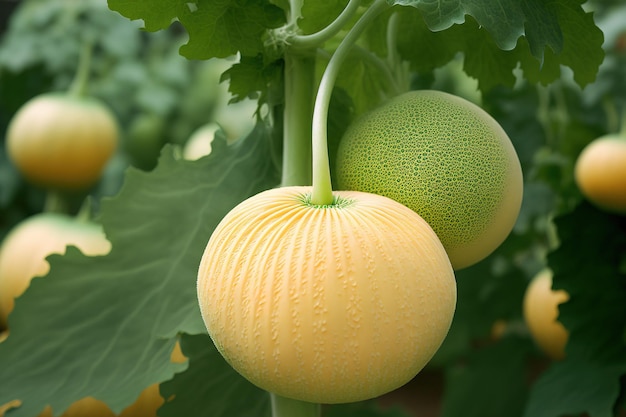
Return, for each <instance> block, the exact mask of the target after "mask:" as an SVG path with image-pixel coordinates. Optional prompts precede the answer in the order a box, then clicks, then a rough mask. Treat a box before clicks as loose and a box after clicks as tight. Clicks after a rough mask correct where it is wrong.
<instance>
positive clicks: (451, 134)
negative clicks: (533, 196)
mask: <svg viewBox="0 0 626 417" xmlns="http://www.w3.org/2000/svg"><path fill="white" fill-rule="evenodd" d="M336 169H337V182H338V187H339V189H349V190H359V191H366V192H371V193H376V194H380V195H384V196H387V197H389V198H392V199H394V200H396V201H398V202H400V203H402V204H404V205H406V206H407V207H409V208H411V209H413V210H414V211H415V212H417V213H418V214H419V215H420V216H422V217H423V218H424V219H425V220H426V221H427V222H428V223H429V224H430V225H431V226H432V228H433V229H434V230H435V232H436V233H437V235H438V236H439V238H440V239H441V241H442V243H443V245H444V247H445V248H446V250H447V251H448V255H449V256H450V260H451V262H452V265H453V266H454V268H455V269H461V268H465V267H467V266H470V265H473V264H475V263H476V262H478V261H480V260H482V259H484V258H485V257H486V256H488V255H489V254H490V253H492V252H493V251H494V250H495V249H496V248H497V247H498V246H499V245H500V244H501V243H502V242H503V241H504V239H505V238H506V237H507V236H508V234H509V233H510V232H511V230H512V229H513V226H514V224H515V221H516V220H517V216H518V214H519V210H520V207H521V202H522V189H523V178H522V170H521V166H520V162H519V159H518V157H517V154H516V152H515V148H514V147H513V145H512V144H511V141H510V139H509V137H508V136H507V134H506V132H505V131H504V130H503V129H502V127H501V126H500V125H499V124H498V123H497V122H496V121H495V120H494V119H493V118H492V117H491V116H490V115H489V114H488V113H487V112H485V111H484V110H482V109H481V108H480V107H478V106H477V105H475V104H473V103H471V102H469V101H467V100H465V99H463V98H460V97H457V96H453V95H451V94H448V93H444V92H440V91H429V90H426V91H424V90H422V91H412V92H407V93H405V94H402V95H400V96H397V97H395V98H393V99H391V100H389V101H388V102H386V103H384V104H383V105H381V106H380V107H378V108H376V109H375V110H373V111H371V112H369V113H367V114H365V115H363V116H362V117H360V118H359V119H358V120H356V121H355V122H354V123H353V124H352V125H350V127H349V128H348V130H347V131H346V133H345V135H344V136H343V138H342V139H341V143H340V145H339V150H338V154H337V167H336Z"/></svg>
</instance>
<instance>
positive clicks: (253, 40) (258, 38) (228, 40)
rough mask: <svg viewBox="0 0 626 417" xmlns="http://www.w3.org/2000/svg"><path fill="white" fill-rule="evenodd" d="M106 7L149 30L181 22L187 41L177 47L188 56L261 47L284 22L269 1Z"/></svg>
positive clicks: (151, 0) (172, 0)
mask: <svg viewBox="0 0 626 417" xmlns="http://www.w3.org/2000/svg"><path fill="white" fill-rule="evenodd" d="M108 4H109V8H111V9H112V10H115V11H117V12H119V13H121V14H122V15H123V16H126V17H127V18H129V19H132V20H135V19H142V20H143V21H144V23H145V28H146V29H147V30H149V31H157V30H161V29H165V28H167V27H169V26H170V25H171V23H172V22H173V21H174V20H178V21H180V23H181V24H182V25H183V26H184V27H185V29H186V30H187V33H188V34H189V41H188V42H187V43H186V44H185V45H183V46H182V47H181V48H180V53H181V55H183V56H185V57H187V58H189V59H209V58H213V57H217V58H225V57H228V56H231V55H235V54H236V53H237V52H240V53H241V54H242V55H249V56H254V55H256V54H258V53H259V52H262V51H263V49H264V45H263V35H264V34H265V32H266V30H267V29H273V28H276V27H278V26H280V25H281V24H283V23H284V18H285V16H284V12H283V10H282V9H280V8H279V7H277V6H275V5H273V4H271V3H270V2H268V1H252V0H244V1H239V0H227V1H221V2H215V1H211V0H196V1H193V2H188V1H183V0H144V1H129V0H108Z"/></svg>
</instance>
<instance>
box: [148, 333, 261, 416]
mask: <svg viewBox="0 0 626 417" xmlns="http://www.w3.org/2000/svg"><path fill="white" fill-rule="evenodd" d="M181 348H182V351H183V353H184V355H185V356H187V357H188V358H189V367H188V368H187V370H186V371H184V372H181V373H179V374H176V376H175V377H174V378H173V379H172V380H171V381H168V382H165V383H163V384H161V387H160V389H161V396H162V397H163V398H171V397H173V399H172V400H170V401H167V402H166V403H165V404H164V405H163V406H161V408H160V409H159V412H158V414H159V416H160V417H179V416H211V417H232V416H237V417H269V416H270V396H269V394H268V393H267V392H265V391H264V390H262V389H260V388H257V387H256V386H254V385H252V384H251V383H250V382H248V380H246V379H245V378H244V377H242V376H241V375H239V374H238V373H237V372H236V371H235V370H234V369H233V368H232V367H231V366H230V365H229V364H228V363H226V361H225V360H224V358H222V355H220V353H219V352H218V351H217V349H215V346H214V345H213V342H212V341H211V338H210V337H209V336H208V335H205V334H201V335H187V334H183V335H182V338H181Z"/></svg>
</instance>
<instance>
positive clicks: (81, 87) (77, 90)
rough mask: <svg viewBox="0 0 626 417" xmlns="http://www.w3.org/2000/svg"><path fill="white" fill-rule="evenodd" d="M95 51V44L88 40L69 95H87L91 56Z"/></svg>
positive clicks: (81, 54) (82, 50)
mask: <svg viewBox="0 0 626 417" xmlns="http://www.w3.org/2000/svg"><path fill="white" fill-rule="evenodd" d="M92 51H93V42H92V41H91V40H86V41H85V42H84V44H83V48H82V49H81V51H80V56H79V58H78V68H77V70H76V75H75V76H74V80H73V81H72V84H71V85H70V89H69V93H70V94H71V95H73V96H77V97H80V96H84V95H85V94H86V93H87V82H88V80H89V71H90V68H91V54H92Z"/></svg>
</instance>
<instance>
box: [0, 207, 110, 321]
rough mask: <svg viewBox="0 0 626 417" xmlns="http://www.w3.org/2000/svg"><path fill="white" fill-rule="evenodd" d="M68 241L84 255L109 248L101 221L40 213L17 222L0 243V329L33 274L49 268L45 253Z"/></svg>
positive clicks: (59, 248)
mask: <svg viewBox="0 0 626 417" xmlns="http://www.w3.org/2000/svg"><path fill="white" fill-rule="evenodd" d="M67 245H73V246H76V247H77V248H78V249H80V250H81V251H82V252H83V253H84V254H85V255H88V256H94V255H105V254H107V253H108V252H109V251H110V250H111V243H110V242H109V241H108V240H107V239H106V237H105V235H104V232H103V231H102V228H101V226H100V225H98V224H95V223H89V222H85V221H79V220H77V219H75V218H73V217H70V216H66V215H62V214H55V213H42V214H37V215H34V216H32V217H29V218H27V219H25V220H24V221H22V222H21V223H19V224H18V225H16V226H15V227H14V228H13V229H12V230H11V231H10V232H9V233H8V234H7V236H6V237H5V239H4V241H3V242H2V245H1V246H0V329H2V328H4V327H6V326H7V316H8V315H9V313H10V312H11V311H12V310H13V305H14V299H15V298H16V297H18V296H20V295H21V294H22V293H23V292H24V291H25V290H26V288H28V285H29V284H30V281H31V280H32V279H33V278H34V277H36V276H43V275H46V274H47V273H48V271H49V269H50V265H49V264H48V261H46V259H45V258H46V257H47V256H48V255H51V254H53V253H56V254H64V253H65V249H66V246H67Z"/></svg>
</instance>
